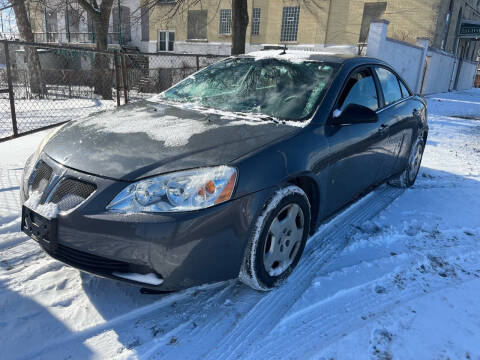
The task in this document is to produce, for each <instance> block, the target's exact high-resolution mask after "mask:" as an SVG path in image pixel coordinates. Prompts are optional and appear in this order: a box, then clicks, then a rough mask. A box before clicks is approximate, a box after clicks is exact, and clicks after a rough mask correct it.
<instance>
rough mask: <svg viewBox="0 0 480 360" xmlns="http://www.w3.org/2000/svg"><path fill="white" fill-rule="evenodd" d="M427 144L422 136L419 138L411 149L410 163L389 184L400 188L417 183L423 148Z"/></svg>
mask: <svg viewBox="0 0 480 360" xmlns="http://www.w3.org/2000/svg"><path fill="white" fill-rule="evenodd" d="M424 149H425V144H424V142H423V139H422V138H418V139H417V141H416V142H415V143H414V144H413V146H412V148H411V149H410V156H409V158H408V165H407V168H406V169H405V170H403V171H402V172H401V173H400V174H399V175H397V176H395V177H393V178H392V179H390V180H389V181H388V183H389V185H391V186H395V187H399V188H404V189H405V188H409V187H411V186H412V185H413V184H415V180H416V179H417V175H418V172H419V170H420V165H421V163H422V156H423V150H424Z"/></svg>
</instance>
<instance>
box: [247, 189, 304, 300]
mask: <svg viewBox="0 0 480 360" xmlns="http://www.w3.org/2000/svg"><path fill="white" fill-rule="evenodd" d="M310 221H311V211H310V202H309V201H308V197H307V195H306V194H305V193H304V192H303V190H302V189H300V188H299V187H297V186H288V187H285V188H282V189H280V190H278V191H277V192H276V193H275V194H274V195H273V196H272V197H271V198H270V200H269V201H268V202H267V204H266V206H265V207H264V209H263V211H262V213H261V214H260V216H259V217H258V218H257V220H256V222H255V226H254V228H253V231H252V234H251V235H250V241H249V243H248V245H247V249H246V251H245V256H244V260H243V264H242V268H241V270H240V275H239V278H240V281H242V282H243V283H245V284H246V285H248V286H250V287H251V288H253V289H255V290H262V291H268V290H271V289H273V288H274V287H276V286H277V285H278V284H279V283H280V282H281V281H283V280H284V279H286V278H287V277H288V276H289V275H290V273H291V272H292V270H293V269H294V268H295V266H296V265H297V264H298V262H299V260H300V258H301V256H302V253H303V249H304V248H305V244H306V242H307V238H308V234H309V232H310ZM275 234H276V235H275Z"/></svg>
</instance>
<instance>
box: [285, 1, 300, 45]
mask: <svg viewBox="0 0 480 360" xmlns="http://www.w3.org/2000/svg"><path fill="white" fill-rule="evenodd" d="M299 13H300V6H285V7H284V8H283V16H282V33H281V34H280V41H297V33H298V16H299Z"/></svg>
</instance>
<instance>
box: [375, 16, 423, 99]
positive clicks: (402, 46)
mask: <svg viewBox="0 0 480 360" xmlns="http://www.w3.org/2000/svg"><path fill="white" fill-rule="evenodd" d="M388 25H389V22H388V21H386V20H381V21H378V22H374V23H372V24H371V26H370V33H369V36H368V48H367V56H371V57H374V58H378V59H381V60H383V61H385V62H387V63H388V64H390V65H391V66H392V67H393V69H394V70H395V71H396V72H397V73H398V74H399V75H401V76H402V77H403V78H404V79H405V81H406V82H407V83H408V85H409V86H410V88H411V89H413V90H414V91H418V90H419V89H418V87H419V80H420V78H419V76H420V72H421V71H422V70H421V68H422V64H423V63H424V57H425V55H426V54H425V49H424V48H423V47H421V46H416V45H412V44H409V43H406V42H403V41H398V40H394V39H390V38H387V31H388Z"/></svg>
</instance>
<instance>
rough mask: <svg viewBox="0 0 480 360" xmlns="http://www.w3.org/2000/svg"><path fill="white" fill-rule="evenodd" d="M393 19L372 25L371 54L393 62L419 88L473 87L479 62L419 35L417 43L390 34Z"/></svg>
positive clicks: (428, 90)
mask: <svg viewBox="0 0 480 360" xmlns="http://www.w3.org/2000/svg"><path fill="white" fill-rule="evenodd" d="M388 25H389V22H388V21H386V20H379V21H376V22H373V23H372V24H371V26H370V33H369V37H368V48H367V56H371V57H375V58H378V59H381V60H383V61H385V62H387V63H389V64H390V65H391V66H392V67H393V68H394V69H395V71H397V72H398V73H399V74H400V75H401V76H402V77H403V78H404V79H405V80H406V81H407V83H408V85H409V86H410V88H411V89H412V90H414V91H415V92H419V93H420V92H422V93H423V94H432V93H439V92H447V91H450V90H452V89H454V87H455V83H456V82H455V79H456V78H457V74H458V80H457V87H456V88H455V89H454V90H465V89H470V88H472V87H473V83H474V77H475V74H476V72H477V67H478V64H477V63H474V62H470V61H466V60H464V61H462V65H461V67H460V70H459V71H457V69H458V66H459V65H458V59H457V58H456V57H455V56H453V55H452V54H450V53H446V52H444V51H441V50H438V49H435V48H431V47H429V42H428V40H427V39H418V41H417V45H412V44H409V43H406V42H403V41H398V40H394V39H390V38H388V37H387V31H388ZM425 71H426V72H425Z"/></svg>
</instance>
